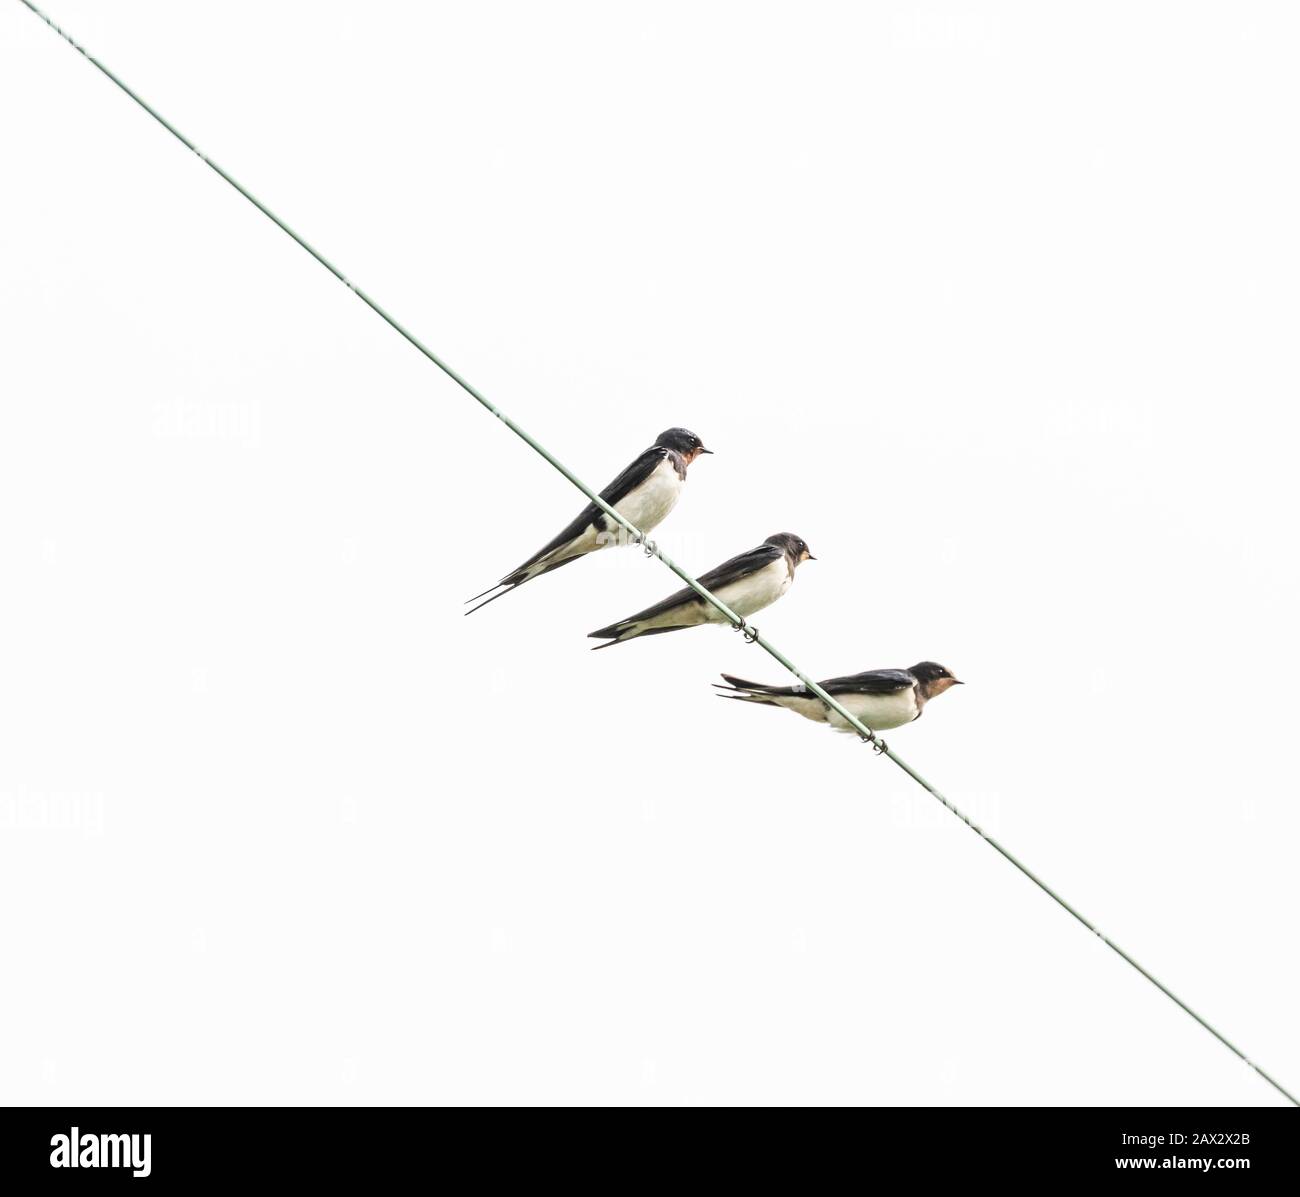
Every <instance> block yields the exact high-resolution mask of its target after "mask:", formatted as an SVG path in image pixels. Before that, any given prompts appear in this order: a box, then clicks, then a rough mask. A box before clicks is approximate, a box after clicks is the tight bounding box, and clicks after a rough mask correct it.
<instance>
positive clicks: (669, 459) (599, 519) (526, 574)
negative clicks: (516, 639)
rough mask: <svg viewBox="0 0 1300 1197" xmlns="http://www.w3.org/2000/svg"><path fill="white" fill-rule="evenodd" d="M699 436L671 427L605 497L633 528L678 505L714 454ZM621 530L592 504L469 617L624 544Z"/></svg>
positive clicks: (652, 523) (654, 522)
mask: <svg viewBox="0 0 1300 1197" xmlns="http://www.w3.org/2000/svg"><path fill="white" fill-rule="evenodd" d="M712 452H713V450H712V449H706V448H705V447H704V442H703V441H701V440H700V438H699V437H698V436H696V435H695V433H693V432H690V431H688V430H687V429H685V428H670V429H668V431H667V432H661V433H660V434H659V436H658V437H657V438H656V440H655V443H654V444H653V445H651V446H650V448H648V449H647V450H646V451H645V452H644V453H642V454H641V456H640V457H638V458H637V459H636V460H635V461H634V462H633V463H632V464H631V465H630V466H628V467H627V469H625V470H624V471H623V472H622V473H621V474H620V475H619V476H618V477H617V478H615V479H614V481H613V482H611V483H610V484H609V485H608V486H607V487H605V489H604V490H602V491H601V492H600V497H601V498H602V499H604V500H605V502H606V503H608V504H609V505H610V506H611V507H612V508H614V510H615V511H617V512H618V513H619V515H621V516H622V517H623V518H624V519H625V520H627V521H628V523H630V524H631V525H632V526H633V527H635V528H638V529H640V530H641V531H642V532H649V531H650V530H651V529H652V528H655V527H657V526H658V525H659V524H660V523H661V522H662V521H663V519H664V517H665V516H666V515H667V514H668V513H669V512H670V511H671V510H672V509H673V508H674V507H675V506H676V505H677V500H678V499H679V498H680V497H681V490H682V484H683V483H684V482H685V481H686V467H687V466H689V465H690V464H691V462H693V461H694V460H695V459H696V458H697V457H699V456H700V454H701V453H712ZM620 527H621V525H619V524H616V523H615V522H614V521H613V520H612V519H610V518H609V516H608V515H606V514H605V512H603V511H602V510H601V509H600V508H599V507H597V506H596V504H595V503H588V504H587V506H586V507H584V508H583V509H582V511H581V512H580V513H579V514H578V517H577V519H575V520H574V521H573V523H571V524H569V526H568V527H566V528H565V529H564V531H563V532H561V533H560V534H559V535H558V536H557V537H556V538H555V539H554V540H552V541H550V542H549V543H548V544H546V545H544V546H543V547H542V548H540V549H539V550H538V551H537V552H536V553H534V554H533V555H532V556H531V557H529V558H528V560H527V561H525V562H524V563H523V565H521V566H520V567H519V568H518V569H515V570H511V572H510V573H508V574H506V576H505V577H504V578H502V579H501V581H499V582H498V583H497V584H496V586H489V587H488V588H487V589H486V590H485V591H483V594H476V595H475V596H474V597H473V598H472V599H468V600H467V601H468V602H471V603H472V602H475V601H476V600H478V599H481V598H483V595H484V594H492V591H494V590H496V589H497V586H504V587H505V589H504V590H502V591H500V592H499V593H497V594H493V595H492V597H491V598H490V599H485V600H484V601H483V602H481V603H479V605H478V607H471V608H470V609H469V610H468V611H466V612H465V614H466V615H473V614H474V612H475V611H477V610H479V608H480V607H486V606H487V605H488V603H491V602H494V601H495V600H496V599H499V598H500V597H501V595H503V594H509V593H510V592H511V591H512V590H514V589H516V587H519V586H522V585H523V584H524V583H525V582H528V581H531V580H532V579H533V578H538V577H541V575H542V574H548V573H550V572H551V570H553V569H559V568H560V566H561V565H568V564H569V562H570V561H577V559H578V558H579V557H585V556H586V555H587V554H588V553H594V552H596V550H597V549H603V548H606V547H607V546H608V545H611V544H617V543H619V537H618V536H617V535H615V533H617V531H618V529H619V528H620Z"/></svg>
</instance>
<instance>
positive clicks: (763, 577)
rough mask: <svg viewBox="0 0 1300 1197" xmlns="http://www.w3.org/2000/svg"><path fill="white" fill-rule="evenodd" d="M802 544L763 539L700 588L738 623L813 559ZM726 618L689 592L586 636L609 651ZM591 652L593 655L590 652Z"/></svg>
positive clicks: (786, 537)
mask: <svg viewBox="0 0 1300 1197" xmlns="http://www.w3.org/2000/svg"><path fill="white" fill-rule="evenodd" d="M816 560H817V558H816V557H814V556H813V555H812V554H811V553H810V552H809V551H808V546H807V545H806V544H804V542H803V541H802V540H800V539H799V537H797V536H793V535H791V534H790V533H789V532H778V533H777V534H776V535H775V536H769V537H768V538H767V539H766V540H765V541H763V543H762V544H761V545H759V546H758V547H757V548H756V549H750V550H749V552H747V553H741V554H740V556H739V557H733V558H732V559H731V560H730V561H724V562H723V563H722V564H721V565H719V566H718V568H717V569H711V570H709V572H708V573H706V574H701V575H700V585H701V586H703V587H704V588H705V589H706V590H710V591H712V592H713V593H714V594H715V595H717V596H718V598H720V599H721V600H722V601H723V602H724V603H726V604H727V606H728V607H730V608H731V609H732V610H733V611H734V612H735V613H736V614H737V615H739V616H740V617H741V618H742V619H745V618H747V617H748V616H750V615H753V614H754V612H755V611H761V610H762V609H763V608H764V607H768V606H771V605H772V604H773V603H774V602H776V600H777V599H779V598H780V597H781V596H782V595H783V594H784V593H785V592H786V591H787V590H789V589H790V583H791V582H793V581H794V571H795V569H796V568H798V567H799V566H800V565H802V564H803V563H804V562H805V561H816ZM727 622H728V621H727V619H726V617H725V616H724V615H723V614H722V612H721V611H719V610H718V609H717V608H716V607H715V606H714V605H713V604H712V603H706V602H705V601H704V600H703V599H702V598H701V597H700V596H699V595H698V594H697V593H696V592H695V591H694V590H692V589H691V588H690V587H689V586H687V587H686V588H685V589H684V590H679V591H677V593H676V594H670V595H669V596H668V597H667V598H666V599H664V600H663V602H660V603H655V605H654V606H653V607H647V608H646V609H645V610H644V611H638V612H637V613H636V614H635V615H631V616H629V617H628V618H627V619H620V620H619V621H618V623H612V624H610V625H609V627H607V628H601V629H600V630H599V631H596V632H590V633H588V636H589V637H590V638H591V639H593V640H607V641H609V643H608V644H598V645H596V648H597V649H600V648H610V647H612V646H613V645H615V644H622V643H623V642H624V641H626V640H635V639H636V637H638V636H657V635H659V633H660V632H675V631H677V629H678V628H693V627H697V626H698V625H699V624H702V623H727ZM593 651H595V650H594V649H593Z"/></svg>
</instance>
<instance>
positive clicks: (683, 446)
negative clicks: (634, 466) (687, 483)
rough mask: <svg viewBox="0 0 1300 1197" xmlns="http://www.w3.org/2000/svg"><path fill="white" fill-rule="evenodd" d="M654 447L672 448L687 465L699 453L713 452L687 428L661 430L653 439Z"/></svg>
mask: <svg viewBox="0 0 1300 1197" xmlns="http://www.w3.org/2000/svg"><path fill="white" fill-rule="evenodd" d="M655 447H656V448H659V449H672V450H673V452H675V453H679V454H681V456H682V459H683V460H684V461H685V462H686V464H687V465H690V463H691V462H693V461H694V460H695V459H696V458H697V457H699V455H700V454H701V453H712V452H713V450H712V449H706V448H705V447H704V442H703V441H702V440H700V438H699V437H698V436H696V435H695V433H693V432H692V431H691V430H690V429H689V428H670V429H668V431H667V432H661V433H660V434H659V436H658V437H657V438H656V439H655Z"/></svg>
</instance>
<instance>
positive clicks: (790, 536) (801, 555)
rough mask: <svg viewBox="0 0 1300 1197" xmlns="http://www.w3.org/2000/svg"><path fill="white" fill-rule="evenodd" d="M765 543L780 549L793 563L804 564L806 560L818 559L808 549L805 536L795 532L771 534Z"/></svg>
mask: <svg viewBox="0 0 1300 1197" xmlns="http://www.w3.org/2000/svg"><path fill="white" fill-rule="evenodd" d="M763 543H764V544H770V545H773V546H774V547H775V548H778V549H780V550H781V551H782V552H783V553H784V554H785V555H786V556H787V557H788V558H789V559H790V562H791V564H793V565H802V564H803V563H804V562H805V561H816V560H817V558H816V557H814V556H813V555H812V554H811V553H810V552H809V551H808V545H807V544H806V543H805V542H804V540H803V538H802V537H799V536H796V535H795V534H794V533H793V532H778V533H777V534H776V535H775V536H769V537H768V538H767V539H766V540H765V541H763Z"/></svg>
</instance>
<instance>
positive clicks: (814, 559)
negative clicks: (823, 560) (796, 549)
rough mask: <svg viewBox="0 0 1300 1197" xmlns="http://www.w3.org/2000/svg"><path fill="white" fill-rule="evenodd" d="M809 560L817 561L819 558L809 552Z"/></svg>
mask: <svg viewBox="0 0 1300 1197" xmlns="http://www.w3.org/2000/svg"><path fill="white" fill-rule="evenodd" d="M808 560H809V561H816V560H817V558H816V557H814V556H813V555H812V554H811V553H809V554H808Z"/></svg>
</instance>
